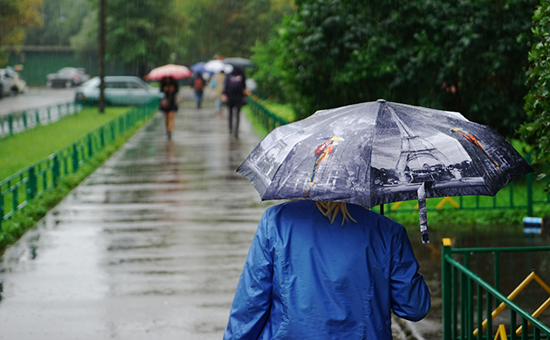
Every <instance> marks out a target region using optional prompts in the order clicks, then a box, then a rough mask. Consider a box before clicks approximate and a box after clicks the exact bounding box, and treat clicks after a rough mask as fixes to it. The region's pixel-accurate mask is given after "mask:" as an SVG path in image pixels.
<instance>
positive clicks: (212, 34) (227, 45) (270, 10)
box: [184, 0, 293, 63]
mask: <svg viewBox="0 0 550 340" xmlns="http://www.w3.org/2000/svg"><path fill="white" fill-rule="evenodd" d="M187 8H188V13H187V15H188V20H189V25H188V28H187V30H186V31H185V35H184V40H185V42H186V45H187V46H188V47H189V48H188V51H187V53H186V54H185V58H184V61H185V62H186V63H194V62H197V61H202V60H204V61H206V60H208V59H210V58H212V57H213V56H214V55H222V56H225V57H231V56H239V57H245V58H248V57H250V55H251V54H252V52H251V48H252V47H253V46H254V44H255V43H256V42H257V41H261V42H265V41H267V38H268V36H269V32H270V31H271V29H272V28H273V26H275V25H276V24H278V23H279V22H280V21H281V18H282V17H283V15H284V14H285V13H289V12H291V11H293V2H292V1H291V0H231V1H230V0H202V1H195V2H194V3H193V4H192V5H189V6H188V7H187ZM189 15H190V16H189Z"/></svg>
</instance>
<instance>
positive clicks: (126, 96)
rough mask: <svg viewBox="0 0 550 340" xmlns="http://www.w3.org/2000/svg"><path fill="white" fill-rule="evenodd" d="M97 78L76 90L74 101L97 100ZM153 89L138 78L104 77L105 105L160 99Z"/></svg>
mask: <svg viewBox="0 0 550 340" xmlns="http://www.w3.org/2000/svg"><path fill="white" fill-rule="evenodd" d="M99 83H100V80H99V77H94V78H92V79H90V80H88V81H87V82H85V83H84V84H82V85H80V86H78V87H77V88H76V95H75V99H76V100H79V101H83V102H85V103H96V102H97V101H98V100H99ZM160 97H161V93H160V91H159V89H158V88H154V87H152V86H150V85H149V84H147V83H146V82H144V81H143V80H141V79H140V78H138V77H132V76H109V77H105V103H106V104H107V105H139V104H141V103H143V102H144V101H146V100H148V99H150V98H160Z"/></svg>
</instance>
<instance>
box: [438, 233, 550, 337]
mask: <svg viewBox="0 0 550 340" xmlns="http://www.w3.org/2000/svg"><path fill="white" fill-rule="evenodd" d="M514 252H515V253H517V252H550V247H501V248H461V249H452V248H451V240H450V239H443V249H442V263H441V264H442V277H441V282H442V299H443V316H442V318H443V340H458V339H460V340H467V339H493V337H494V335H493V334H494V333H493V332H495V331H497V332H498V333H497V334H501V332H502V327H501V326H500V325H499V326H498V328H494V327H493V317H494V315H495V312H494V310H493V306H496V304H497V303H499V302H501V303H502V304H504V306H505V307H508V308H509V310H510V323H509V332H508V335H507V337H508V339H511V340H513V339H519V337H520V336H521V339H535V340H538V339H550V327H548V326H546V325H544V324H543V323H541V322H540V321H539V320H537V319H536V318H535V317H533V316H531V315H529V314H528V313H527V312H526V311H525V310H523V309H522V308H521V307H519V306H518V305H517V304H516V303H514V302H512V301H511V299H509V298H508V297H506V296H504V295H503V294H502V293H501V292H500V286H499V284H500V254H501V253H514ZM478 253H488V254H493V256H494V261H493V263H494V267H493V275H494V287H493V286H491V285H490V284H488V283H487V282H486V281H484V280H482V279H481V278H480V277H479V276H477V275H476V274H474V273H473V272H472V271H471V270H470V268H469V266H470V255H471V254H478ZM453 254H462V255H463V257H464V258H463V264H461V263H459V262H458V261H457V260H455V259H454V258H453V257H452V255H453ZM474 286H475V288H476V289H474ZM516 294H517V293H516ZM511 295H512V294H511ZM511 295H510V296H509V297H511V298H513V297H512V296H511ZM484 301H485V306H484V303H483V302H484ZM484 307H485V308H484ZM499 308H500V309H503V308H504V307H500V306H499ZM497 309H498V308H497ZM484 315H485V317H484ZM518 317H519V318H520V324H521V328H518V327H517V326H518V323H517V319H518ZM484 319H485V321H484ZM529 325H531V327H529ZM484 333H485V334H484ZM501 336H502V335H501Z"/></svg>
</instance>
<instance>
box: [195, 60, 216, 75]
mask: <svg viewBox="0 0 550 340" xmlns="http://www.w3.org/2000/svg"><path fill="white" fill-rule="evenodd" d="M204 65H206V63H205V62H204V61H201V62H198V63H196V64H193V65H192V66H191V67H190V69H191V71H193V72H195V73H209V74H212V73H213V72H210V71H208V70H205V69H204Z"/></svg>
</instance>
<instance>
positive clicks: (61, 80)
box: [46, 67, 90, 87]
mask: <svg viewBox="0 0 550 340" xmlns="http://www.w3.org/2000/svg"><path fill="white" fill-rule="evenodd" d="M89 79H90V76H89V75H88V74H86V70H84V69H83V68H76V67H63V68H62V69H61V70H59V71H57V73H50V74H48V75H47V76H46V87H74V86H78V85H80V84H82V83H84V82H85V81H87V80H89Z"/></svg>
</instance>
